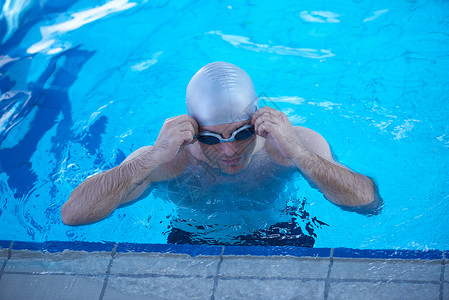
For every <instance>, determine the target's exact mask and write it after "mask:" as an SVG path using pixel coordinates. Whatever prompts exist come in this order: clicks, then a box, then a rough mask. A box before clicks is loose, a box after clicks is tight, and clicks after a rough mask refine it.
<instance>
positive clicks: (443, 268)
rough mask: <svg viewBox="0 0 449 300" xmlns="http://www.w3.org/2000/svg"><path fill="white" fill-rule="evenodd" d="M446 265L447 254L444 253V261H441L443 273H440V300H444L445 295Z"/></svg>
mask: <svg viewBox="0 0 449 300" xmlns="http://www.w3.org/2000/svg"><path fill="white" fill-rule="evenodd" d="M445 265H446V253H445V251H443V254H442V260H441V273H440V297H439V300H443V295H444V272H445Z"/></svg>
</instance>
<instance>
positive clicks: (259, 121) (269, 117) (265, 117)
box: [254, 113, 279, 130]
mask: <svg viewBox="0 0 449 300" xmlns="http://www.w3.org/2000/svg"><path fill="white" fill-rule="evenodd" d="M263 122H271V123H273V124H278V123H279V122H278V119H277V118H276V117H275V116H273V115H271V114H269V113H264V114H263V115H261V116H260V117H259V118H258V119H257V120H256V122H255V123H254V128H255V129H256V130H257V128H258V127H259V125H260V124H262V123H263Z"/></svg>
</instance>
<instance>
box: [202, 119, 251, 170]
mask: <svg viewBox="0 0 449 300" xmlns="http://www.w3.org/2000/svg"><path fill="white" fill-rule="evenodd" d="M249 121H250V120H247V121H240V122H234V123H228V124H221V125H213V126H201V127H200V131H202V130H207V131H211V132H214V133H218V134H220V135H221V136H222V137H223V138H225V139H228V138H230V137H231V134H232V133H233V132H234V131H235V130H236V129H238V128H240V127H242V126H243V125H245V124H249ZM199 144H200V147H201V150H202V151H203V154H204V155H205V156H206V158H207V159H208V160H209V163H210V164H211V165H212V166H214V167H217V168H219V169H220V170H222V171H223V172H225V173H227V174H236V173H238V172H240V171H241V170H242V169H243V168H244V167H245V166H246V165H247V163H248V162H249V160H250V158H251V155H252V153H253V150H254V147H255V146H256V135H255V134H254V135H253V136H252V137H250V138H249V139H247V140H244V141H232V142H224V143H218V144H215V145H206V144H203V143H199Z"/></svg>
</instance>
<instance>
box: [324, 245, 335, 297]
mask: <svg viewBox="0 0 449 300" xmlns="http://www.w3.org/2000/svg"><path fill="white" fill-rule="evenodd" d="M333 265H334V248H331V254H330V256H329V268H328V270H327V277H326V279H325V280H324V300H327V297H328V296H329V290H330V285H331V281H330V276H331V271H332V266H333Z"/></svg>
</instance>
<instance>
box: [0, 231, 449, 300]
mask: <svg viewBox="0 0 449 300" xmlns="http://www.w3.org/2000/svg"><path fill="white" fill-rule="evenodd" d="M447 253H448V251H440V250H391V249H383V250H364V249H349V248H302V247H290V246H280V247H279V246H277V247H271V246H267V247H264V246H196V245H167V244H133V243H114V242H104V243H90V242H76V241H75V242H61V241H52V242H44V243H34V242H21V241H6V240H1V241H0V263H1V266H2V267H1V273H0V290H1V291H2V297H6V298H7V299H15V298H28V297H31V298H36V299H38V298H39V297H44V296H45V298H46V299H53V298H61V297H63V298H65V299H71V298H74V299H75V298H77V297H78V298H79V297H82V298H83V299H122V298H123V297H126V296H132V297H133V299H147V298H148V297H150V298H154V297H156V298H164V299H181V298H194V299H196V298H198V299H207V298H210V299H235V298H242V297H244V298H248V299H292V298H294V299H302V298H305V297H307V298H308V299H347V298H350V299H439V300H442V299H449V298H448V296H449V280H448V279H449V270H448V268H446V262H447V259H446V254H447ZM55 287H57V288H55ZM79 293H81V295H79ZM78 298H77V299H78Z"/></svg>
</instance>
